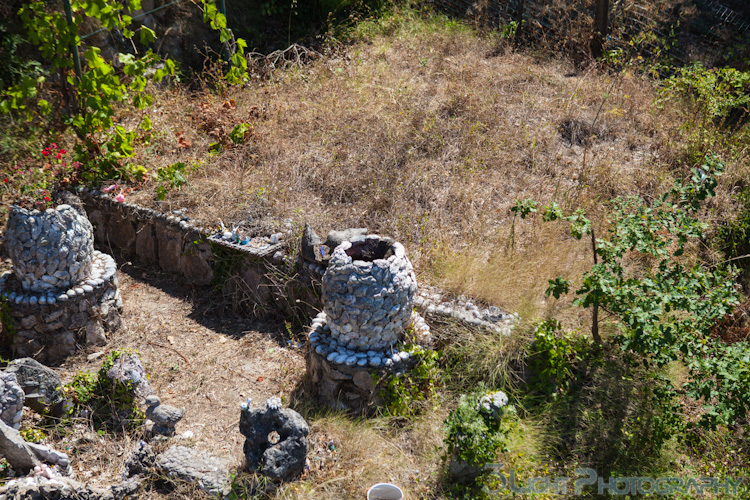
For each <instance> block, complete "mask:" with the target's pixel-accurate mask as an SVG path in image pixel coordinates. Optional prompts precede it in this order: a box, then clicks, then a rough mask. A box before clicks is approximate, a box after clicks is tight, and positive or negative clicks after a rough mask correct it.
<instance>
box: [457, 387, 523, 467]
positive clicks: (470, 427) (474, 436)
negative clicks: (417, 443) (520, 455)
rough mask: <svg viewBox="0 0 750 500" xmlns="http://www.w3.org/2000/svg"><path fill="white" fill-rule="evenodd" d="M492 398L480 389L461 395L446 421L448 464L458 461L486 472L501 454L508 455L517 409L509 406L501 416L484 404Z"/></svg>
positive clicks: (500, 413)
mask: <svg viewBox="0 0 750 500" xmlns="http://www.w3.org/2000/svg"><path fill="white" fill-rule="evenodd" d="M488 394H491V392H488V391H486V390H484V389H483V388H480V389H479V390H478V391H476V392H473V393H471V394H468V395H467V394H462V395H461V397H460V398H459V400H458V406H457V407H456V409H455V410H453V411H452V412H451V413H450V415H449V416H448V418H447V419H446V421H445V433H446V436H445V440H444V446H445V449H446V452H447V453H446V455H445V456H444V457H443V458H444V459H445V460H449V459H450V460H459V461H461V462H465V463H466V464H468V465H469V466H474V467H481V468H483V467H484V466H485V464H488V463H493V462H495V460H496V459H497V454H498V453H499V452H507V451H509V450H508V447H507V437H508V434H509V432H510V431H511V430H512V427H513V422H514V419H515V408H514V407H513V406H506V407H505V408H504V409H503V410H504V411H501V412H496V411H494V412H493V411H492V409H490V408H488V406H487V405H483V404H481V400H482V398H483V397H484V396H487V395H488Z"/></svg>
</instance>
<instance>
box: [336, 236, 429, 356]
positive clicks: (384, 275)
mask: <svg viewBox="0 0 750 500" xmlns="http://www.w3.org/2000/svg"><path fill="white" fill-rule="evenodd" d="M416 291H417V279H416V277H415V276H414V270H413V269H412V265H411V262H410V261H409V259H408V258H407V257H406V252H405V250H404V247H403V245H401V244H400V243H398V242H396V241H393V240H392V239H390V238H381V237H380V236H378V235H368V236H367V237H364V238H363V239H362V240H361V241H359V242H355V243H352V242H351V241H344V242H343V243H341V244H340V245H339V246H337V247H336V248H335V249H334V251H333V255H332V257H331V260H330V261H329V263H328V268H327V269H326V272H325V274H324V275H323V311H324V312H325V313H326V321H327V324H328V326H329V328H330V330H331V336H332V337H333V338H334V339H335V340H336V341H337V342H338V344H339V345H341V346H344V347H345V348H347V349H352V350H357V351H362V352H364V351H368V350H373V351H382V350H384V349H385V348H387V347H390V346H392V345H394V344H395V343H396V342H397V341H398V340H399V339H400V338H401V337H402V336H403V332H404V329H405V328H406V327H407V326H408V324H409V321H410V318H411V314H412V310H413V299H414V294H415V293H416Z"/></svg>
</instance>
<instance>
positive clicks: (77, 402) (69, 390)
mask: <svg viewBox="0 0 750 500" xmlns="http://www.w3.org/2000/svg"><path fill="white" fill-rule="evenodd" d="M130 354H131V352H130V351H127V350H123V351H117V350H116V351H112V352H111V353H109V354H108V355H107V356H106V358H105V359H104V362H103V363H102V366H101V367H100V368H99V371H98V372H97V373H96V374H93V373H90V372H79V373H77V374H76V375H75V376H74V377H73V381H72V382H70V383H69V384H66V385H64V386H63V387H62V392H63V394H64V395H65V397H66V398H67V399H69V400H70V401H71V403H72V405H71V406H70V409H69V414H70V416H71V417H81V416H85V417H86V418H87V419H89V420H90V422H92V424H93V426H94V428H95V429H96V430H97V431H103V432H106V431H111V430H118V429H124V430H127V429H134V428H136V427H138V426H139V425H140V424H141V422H142V421H143V418H144V413H143V411H141V410H140V409H139V408H138V401H137V400H136V397H135V392H134V388H133V384H132V383H131V382H130V381H127V382H120V381H119V380H117V379H112V378H110V377H109V376H108V375H107V372H108V371H109V370H110V368H112V366H113V365H114V363H115V361H117V359H119V358H120V357H121V356H128V355H130Z"/></svg>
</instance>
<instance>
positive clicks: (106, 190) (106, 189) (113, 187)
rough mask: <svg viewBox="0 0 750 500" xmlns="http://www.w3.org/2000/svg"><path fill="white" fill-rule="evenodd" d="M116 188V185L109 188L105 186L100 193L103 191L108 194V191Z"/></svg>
mask: <svg viewBox="0 0 750 500" xmlns="http://www.w3.org/2000/svg"><path fill="white" fill-rule="evenodd" d="M116 187H117V184H112V185H111V186H107V187H105V188H104V189H102V191H104V192H105V193H109V192H110V191H112V190H114V189H115V188H116Z"/></svg>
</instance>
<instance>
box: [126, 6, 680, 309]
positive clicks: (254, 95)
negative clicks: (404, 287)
mask: <svg viewBox="0 0 750 500" xmlns="http://www.w3.org/2000/svg"><path fill="white" fill-rule="evenodd" d="M359 29H360V32H361V33H363V34H364V35H363V36H366V37H367V38H366V39H365V41H361V42H358V43H354V44H353V45H350V46H338V47H335V50H332V51H331V53H330V54H328V55H326V56H325V57H321V58H319V59H317V60H315V61H313V62H311V63H310V64H309V65H308V66H307V67H305V68H299V67H296V66H295V67H292V68H290V69H288V70H286V71H277V72H276V73H274V74H273V75H272V77H271V78H270V79H269V80H266V81H262V82H258V83H255V84H253V85H250V86H248V87H247V88H245V89H240V90H234V89H230V90H228V91H226V93H225V94H224V95H217V94H210V93H198V94H188V93H186V91H184V90H177V91H174V92H166V93H163V94H162V95H161V96H160V98H159V102H160V106H159V110H160V111H159V112H158V113H155V116H154V123H155V125H156V129H157V130H158V133H157V134H156V136H155V139H154V141H153V143H152V145H151V146H150V148H148V149H147V150H145V153H144V155H143V157H142V158H141V159H140V160H139V161H141V162H143V163H144V164H147V165H149V166H151V167H155V166H159V165H167V164H170V163H174V162H176V161H183V162H185V163H192V162H202V166H200V168H198V169H197V170H196V171H195V172H194V173H193V174H192V175H191V176H190V184H189V185H188V186H187V187H185V188H183V189H182V190H181V191H180V192H173V193H172V194H171V195H170V196H169V198H168V199H167V200H166V201H165V202H164V203H162V204H161V205H162V208H164V209H175V208H178V207H180V208H182V207H185V208H187V209H188V210H189V213H190V214H191V216H193V217H195V218H198V219H200V220H202V221H204V222H208V223H212V224H215V223H216V221H217V220H218V219H219V218H221V219H223V220H224V221H227V220H234V221H242V220H244V219H246V218H247V217H248V215H249V216H251V217H253V218H254V219H257V218H258V217H265V218H268V216H269V215H270V216H272V217H273V218H275V219H276V220H280V219H283V218H291V219H293V220H295V221H299V222H302V221H305V222H310V223H312V224H313V226H314V227H316V228H317V229H318V230H319V231H321V232H326V231H327V230H329V229H332V228H343V227H360V226H365V227H369V228H370V229H371V230H372V231H377V232H381V233H385V234H389V235H393V236H395V237H396V238H398V239H399V240H401V241H403V242H404V243H405V244H406V245H407V248H408V250H409V252H410V256H411V258H412V260H413V261H414V262H415V264H416V265H417V267H418V269H419V270H420V272H421V273H422V275H423V278H426V279H437V280H438V281H440V280H444V282H445V283H446V284H448V285H449V286H450V287H451V288H453V289H455V290H457V291H459V290H461V291H463V292H467V293H470V294H472V295H474V296H476V297H477V298H480V299H484V300H490V301H494V302H497V303H499V304H500V305H502V306H505V307H507V308H512V309H517V308H521V309H525V310H529V311H530V312H532V313H533V312H535V311H537V310H540V311H541V310H543V309H544V306H543V304H542V303H541V301H540V298H541V294H542V291H543V290H542V289H540V288H539V284H540V283H546V279H547V278H549V277H551V275H549V274H548V273H549V272H551V271H557V270H558V269H560V271H567V273H569V274H574V273H576V272H578V270H579V269H580V267H581V266H579V265H578V264H577V263H580V262H582V260H583V259H585V257H584V255H583V254H584V253H585V248H584V249H581V248H580V245H578V244H577V243H575V242H572V241H567V240H565V239H564V238H563V237H560V236H554V237H552V238H551V239H550V240H548V241H544V242H542V243H541V245H539V244H537V243H534V244H532V243H531V241H534V239H533V238H532V236H534V237H536V236H538V233H536V232H535V231H531V230H530V229H529V228H528V227H527V226H526V225H524V224H518V227H516V234H515V251H514V252H512V253H507V252H506V249H507V246H508V237H509V231H510V227H511V222H512V214H510V212H509V208H510V207H511V206H512V205H513V203H514V201H515V200H516V199H520V198H527V197H532V198H535V199H539V200H541V201H544V202H548V201H550V200H553V199H554V200H557V201H558V202H559V203H561V204H562V205H563V206H564V207H567V208H571V207H577V206H583V207H584V208H586V209H588V210H590V211H592V212H593V214H594V216H601V215H602V214H603V210H602V202H605V201H606V200H608V199H610V198H611V197H613V196H617V195H623V194H633V193H638V194H642V195H645V196H646V197H648V196H649V195H651V194H653V193H654V192H656V190H657V189H658V188H659V187H661V186H662V185H663V184H664V183H666V182H668V181H669V178H670V177H671V174H670V170H669V168H670V167H671V165H672V164H673V160H674V158H673V157H672V154H671V153H670V149H669V148H668V147H667V145H666V141H665V137H666V135H665V134H666V133H667V131H668V130H669V129H670V127H672V125H670V122H669V120H670V116H669V113H664V112H662V113H660V114H656V113H653V112H652V110H651V108H650V104H651V102H652V100H653V92H652V88H651V85H650V84H649V83H648V82H647V81H645V80H644V79H642V78H641V77H639V76H637V75H635V74H632V73H627V72H623V73H620V74H617V75H609V74H606V73H605V74H602V73H600V72H598V71H596V70H594V69H588V70H585V71H580V72H576V71H575V69H574V68H573V66H571V65H570V64H569V63H566V62H559V61H549V60H544V61H540V60H538V59H535V58H534V57H532V56H530V55H526V54H522V53H518V52H514V51H512V50H510V49H508V48H507V47H506V46H504V45H503V43H504V42H503V41H502V40H498V39H497V38H494V37H492V36H489V37H482V36H478V35H477V34H476V33H475V32H474V31H473V30H471V29H470V28H467V27H465V26H464V25H461V24H458V23H456V22H454V21H449V20H447V19H446V18H442V17H439V16H438V17H433V18H429V19H425V18H423V17H420V16H419V15H418V14H415V13H413V12H410V11H407V12H404V13H401V14H400V16H396V17H392V18H386V19H385V20H383V21H381V22H379V23H375V22H373V23H370V24H364V25H362V26H361V27H360V28H359ZM243 121H244V122H248V123H250V124H252V130H251V133H249V134H248V136H247V142H246V144H244V145H241V146H233V147H229V148H227V149H225V150H223V151H222V152H220V153H219V154H218V155H207V151H208V145H209V143H211V142H214V141H216V140H219V139H220V138H221V137H223V136H225V135H226V134H227V133H228V132H229V131H230V130H231V128H232V127H233V126H234V125H235V124H237V123H240V122H243ZM571 123H572V124H575V125H576V126H577V127H578V129H581V127H582V129H583V130H584V131H586V130H589V131H590V132H591V133H590V134H587V135H583V136H580V134H579V136H573V137H571V135H570V133H569V126H570V124H571ZM180 133H181V135H182V137H184V139H185V140H187V141H188V142H189V143H190V147H187V148H186V147H180V146H179V143H178V134H180ZM132 199H133V200H135V201H137V202H139V203H143V204H147V205H154V204H156V203H155V201H154V196H153V191H152V190H151V189H146V190H144V191H142V192H140V193H136V194H134V195H132ZM456 255H462V256H463V257H464V262H462V263H456V262H454V260H455V259H454V257H455V256H456ZM548 264H553V265H552V266H551V267H548ZM431 268H434V269H435V270H436V273H429V272H428V270H430V269H431ZM552 274H554V273H552ZM558 274H560V273H558Z"/></svg>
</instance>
